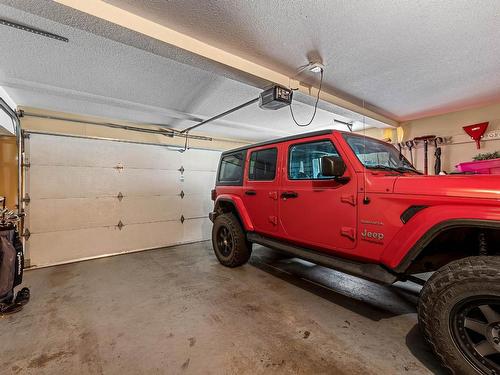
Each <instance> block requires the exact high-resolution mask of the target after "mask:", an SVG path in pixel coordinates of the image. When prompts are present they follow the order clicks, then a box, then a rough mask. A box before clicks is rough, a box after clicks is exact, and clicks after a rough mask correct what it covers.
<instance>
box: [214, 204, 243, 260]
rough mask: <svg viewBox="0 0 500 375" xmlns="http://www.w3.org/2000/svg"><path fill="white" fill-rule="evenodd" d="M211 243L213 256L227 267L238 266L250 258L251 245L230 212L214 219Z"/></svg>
mask: <svg viewBox="0 0 500 375" xmlns="http://www.w3.org/2000/svg"><path fill="white" fill-rule="evenodd" d="M212 245H213V248H214V251H215V256H216V257H217V259H218V260H219V262H220V263H221V264H223V265H224V266H227V267H238V266H241V265H243V264H245V263H246V262H248V259H250V255H251V254H252V245H251V244H250V243H249V242H248V241H247V239H246V236H245V232H244V231H243V228H242V227H241V225H240V222H239V221H238V219H237V218H236V216H234V215H233V214H232V213H226V214H223V215H220V216H217V218H216V219H215V221H214V226H213V228H212Z"/></svg>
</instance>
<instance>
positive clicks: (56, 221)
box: [27, 196, 182, 233]
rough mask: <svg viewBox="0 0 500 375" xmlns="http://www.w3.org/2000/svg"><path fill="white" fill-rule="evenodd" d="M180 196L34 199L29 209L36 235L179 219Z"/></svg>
mask: <svg viewBox="0 0 500 375" xmlns="http://www.w3.org/2000/svg"><path fill="white" fill-rule="evenodd" d="M176 200H180V197H172V196H153V197H125V198H123V199H122V200H121V201H119V200H118V199H117V198H114V197H107V198H71V199H39V200H34V201H32V203H30V205H29V206H28V208H27V214H28V218H29V220H28V225H29V228H30V231H31V232H32V233H42V232H54V231H64V230H75V229H84V228H95V227H104V226H114V225H117V224H118V222H119V221H121V222H122V223H124V224H125V225H128V224H139V223H150V222H159V221H172V220H179V219H180V217H181V215H182V208H181V205H179V204H175V201H176Z"/></svg>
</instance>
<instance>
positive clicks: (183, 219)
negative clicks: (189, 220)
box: [181, 215, 186, 224]
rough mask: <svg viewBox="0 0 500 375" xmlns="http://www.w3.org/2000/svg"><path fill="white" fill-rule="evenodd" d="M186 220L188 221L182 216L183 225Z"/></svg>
mask: <svg viewBox="0 0 500 375" xmlns="http://www.w3.org/2000/svg"><path fill="white" fill-rule="evenodd" d="M185 220H186V219H185V218H184V215H182V216H181V224H184V221H185Z"/></svg>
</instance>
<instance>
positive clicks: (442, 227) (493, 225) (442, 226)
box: [393, 219, 500, 273]
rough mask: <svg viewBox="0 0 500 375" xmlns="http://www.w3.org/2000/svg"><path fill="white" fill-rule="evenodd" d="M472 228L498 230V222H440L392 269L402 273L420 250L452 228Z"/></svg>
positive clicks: (461, 220) (472, 220)
mask: <svg viewBox="0 0 500 375" xmlns="http://www.w3.org/2000/svg"><path fill="white" fill-rule="evenodd" d="M461 227H468V228H470V227H473V228H488V229H499V230H500V221H496V220H480V219H451V220H446V221H442V222H440V223H438V224H436V225H434V226H433V227H431V228H430V229H429V230H428V231H427V232H426V233H425V234H424V235H423V236H422V237H420V239H419V240H418V241H417V242H416V243H415V244H414V245H413V246H412V247H411V249H410V250H409V251H408V252H407V253H406V255H405V257H404V258H403V259H402V260H401V262H399V264H398V265H397V266H396V267H395V268H394V269H393V271H395V272H397V273H404V272H405V271H406V270H407V269H408V268H409V267H410V265H411V264H412V262H413V261H414V260H415V259H416V258H417V257H418V256H419V255H420V253H421V252H422V250H424V248H425V247H426V246H427V245H429V243H430V242H431V241H432V240H433V239H434V238H436V237H437V236H438V235H439V234H441V233H443V232H444V231H446V230H448V229H452V228H461Z"/></svg>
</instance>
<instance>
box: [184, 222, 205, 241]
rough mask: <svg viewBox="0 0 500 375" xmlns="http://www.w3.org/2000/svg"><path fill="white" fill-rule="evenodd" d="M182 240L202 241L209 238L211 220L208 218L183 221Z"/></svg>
mask: <svg viewBox="0 0 500 375" xmlns="http://www.w3.org/2000/svg"><path fill="white" fill-rule="evenodd" d="M183 226H184V237H183V242H196V241H203V240H207V239H209V238H211V233H212V222H211V221H210V220H209V219H208V218H201V219H189V220H186V221H184V224H183Z"/></svg>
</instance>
